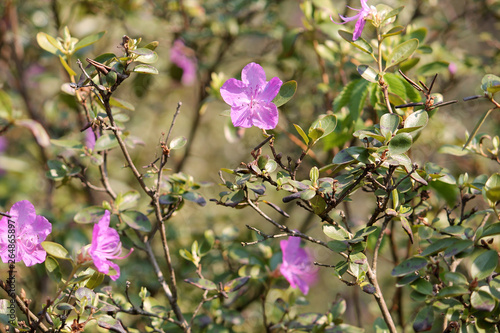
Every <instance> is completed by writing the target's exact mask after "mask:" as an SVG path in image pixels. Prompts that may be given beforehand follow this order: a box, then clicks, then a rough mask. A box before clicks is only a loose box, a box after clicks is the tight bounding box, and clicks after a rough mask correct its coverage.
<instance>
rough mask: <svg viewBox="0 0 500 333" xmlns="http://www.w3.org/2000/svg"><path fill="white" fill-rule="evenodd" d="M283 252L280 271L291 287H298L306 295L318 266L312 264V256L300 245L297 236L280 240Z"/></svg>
mask: <svg viewBox="0 0 500 333" xmlns="http://www.w3.org/2000/svg"><path fill="white" fill-rule="evenodd" d="M280 245H281V251H282V252H283V263H282V264H281V266H280V272H281V274H283V276H284V277H285V279H287V280H288V282H289V283H290V286H291V287H292V288H299V289H300V291H301V292H302V293H303V294H304V295H307V293H308V292H309V287H310V286H311V285H312V284H313V283H314V282H316V280H317V275H318V268H317V267H316V266H314V264H313V260H312V256H311V254H310V253H308V252H307V251H306V250H305V249H303V248H301V247H300V238H299V237H289V238H288V240H282V241H280Z"/></svg>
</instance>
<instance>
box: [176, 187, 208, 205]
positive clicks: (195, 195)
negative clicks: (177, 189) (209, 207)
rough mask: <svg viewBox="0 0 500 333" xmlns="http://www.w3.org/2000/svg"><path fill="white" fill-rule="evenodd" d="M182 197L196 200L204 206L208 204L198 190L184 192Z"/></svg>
mask: <svg viewBox="0 0 500 333" xmlns="http://www.w3.org/2000/svg"><path fill="white" fill-rule="evenodd" d="M182 198H183V199H184V200H188V201H192V202H195V203H197V204H198V205H200V206H202V207H203V206H205V205H206V204H207V201H206V200H205V198H204V197H203V196H202V195H201V194H199V193H196V192H191V191H187V192H184V193H182Z"/></svg>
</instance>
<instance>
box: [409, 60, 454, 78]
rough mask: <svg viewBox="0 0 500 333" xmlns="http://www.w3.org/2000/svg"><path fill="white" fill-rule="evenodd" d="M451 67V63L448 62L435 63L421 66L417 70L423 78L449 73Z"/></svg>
mask: <svg viewBox="0 0 500 333" xmlns="http://www.w3.org/2000/svg"><path fill="white" fill-rule="evenodd" d="M449 65H450V63H449V62H447V61H434V62H431V63H429V64H425V65H423V66H420V67H419V68H418V69H417V74H418V75H422V76H431V75H432V76H433V75H435V74H437V73H442V72H447V71H448V66H449Z"/></svg>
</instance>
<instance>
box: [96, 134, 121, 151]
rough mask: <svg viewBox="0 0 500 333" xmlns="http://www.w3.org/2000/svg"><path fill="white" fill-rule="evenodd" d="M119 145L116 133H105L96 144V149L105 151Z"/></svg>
mask: <svg viewBox="0 0 500 333" xmlns="http://www.w3.org/2000/svg"><path fill="white" fill-rule="evenodd" d="M117 146H118V140H116V137H115V135H114V134H104V135H102V136H100V137H99V138H98V139H97V140H96V142H95V146H94V151H103V150H108V149H112V148H115V147H117Z"/></svg>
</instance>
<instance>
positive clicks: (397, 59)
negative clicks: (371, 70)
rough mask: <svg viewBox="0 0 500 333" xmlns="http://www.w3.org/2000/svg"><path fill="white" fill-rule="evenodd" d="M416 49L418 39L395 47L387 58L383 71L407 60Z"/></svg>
mask: <svg viewBox="0 0 500 333" xmlns="http://www.w3.org/2000/svg"><path fill="white" fill-rule="evenodd" d="M417 48H418V39H416V38H414V39H410V40H407V41H406V42H403V43H401V44H399V45H398V46H396V47H395V48H394V50H393V51H392V53H391V54H390V55H389V57H388V58H387V62H386V67H385V70H384V72H385V71H387V69H389V68H390V67H392V66H396V65H397V64H399V63H401V62H403V61H405V60H406V59H408V58H409V57H410V56H411V55H412V54H413V52H415V50H416V49H417Z"/></svg>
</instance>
